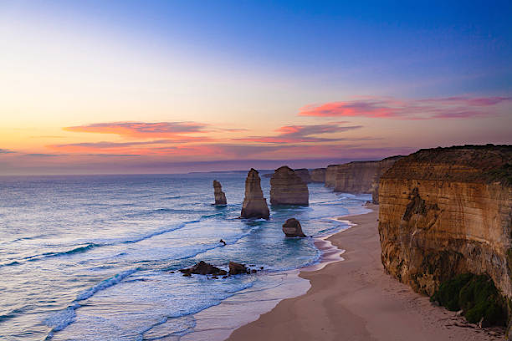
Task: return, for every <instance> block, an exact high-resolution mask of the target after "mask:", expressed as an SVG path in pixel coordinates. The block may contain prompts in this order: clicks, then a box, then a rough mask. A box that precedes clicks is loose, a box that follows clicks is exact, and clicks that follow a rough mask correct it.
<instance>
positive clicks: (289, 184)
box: [270, 166, 309, 205]
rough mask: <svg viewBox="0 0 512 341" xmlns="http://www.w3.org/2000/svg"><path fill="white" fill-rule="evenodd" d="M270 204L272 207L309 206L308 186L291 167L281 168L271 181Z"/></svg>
mask: <svg viewBox="0 0 512 341" xmlns="http://www.w3.org/2000/svg"><path fill="white" fill-rule="evenodd" d="M308 174H309V173H308ZM270 203H271V204H272V205H308V204H309V190H308V185H307V184H306V183H305V182H304V181H303V180H302V178H301V177H300V176H299V175H298V174H297V172H296V171H294V170H292V169H291V168H290V167H288V166H283V167H279V168H278V169H276V171H275V172H274V174H273V175H272V178H271V179H270Z"/></svg>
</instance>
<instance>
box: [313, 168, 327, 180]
mask: <svg viewBox="0 0 512 341" xmlns="http://www.w3.org/2000/svg"><path fill="white" fill-rule="evenodd" d="M325 170H326V169H325V168H316V169H313V170H312V171H311V182H316V183H324V182H325Z"/></svg>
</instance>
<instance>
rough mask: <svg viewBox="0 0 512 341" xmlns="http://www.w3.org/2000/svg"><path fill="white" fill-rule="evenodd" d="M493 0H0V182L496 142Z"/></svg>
mask: <svg viewBox="0 0 512 341" xmlns="http://www.w3.org/2000/svg"><path fill="white" fill-rule="evenodd" d="M511 18H512V2H510V1H503V2H501V1H492V2H489V1H486V2H484V1H482V2H472V1H460V2H457V1H439V2H435V1H410V2H402V1H391V2H387V3H384V2H383V1H374V2H371V1H353V2H348V1H332V2H330V1H289V2H288V1H276V2H273V1H103V0H100V1H36V0H34V1H2V0H0V42H1V45H0V46H1V47H0V175H2V174H3V175H6V174H7V175H8V174H20V175H21V174H104V173H182V172H188V171H207V170H229V169H235V170H243V169H247V168H249V167H255V168H260V169H271V168H275V167H277V166H280V165H282V164H285V163H286V164H289V165H291V166H292V167H322V166H326V165H327V164H329V163H335V162H343V161H348V160H365V159H380V158H383V157H387V156H391V155H396V154H407V153H410V152H413V151H415V150H417V149H419V148H430V147H437V146H450V145H454V144H485V143H494V144H510V143H512V20H511Z"/></svg>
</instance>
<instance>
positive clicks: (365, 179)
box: [334, 161, 379, 193]
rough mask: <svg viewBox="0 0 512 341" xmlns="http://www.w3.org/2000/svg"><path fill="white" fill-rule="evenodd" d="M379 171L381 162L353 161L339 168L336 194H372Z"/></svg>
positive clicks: (335, 184) (335, 187) (335, 188)
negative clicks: (373, 184) (374, 180)
mask: <svg viewBox="0 0 512 341" xmlns="http://www.w3.org/2000/svg"><path fill="white" fill-rule="evenodd" d="M378 170H379V161H353V162H350V163H345V164H343V165H340V166H338V169H337V171H336V176H335V182H334V191H335V192H345V193H371V191H372V183H373V179H374V178H375V176H376V174H377V172H378Z"/></svg>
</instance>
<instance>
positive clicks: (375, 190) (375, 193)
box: [370, 155, 403, 205]
mask: <svg viewBox="0 0 512 341" xmlns="http://www.w3.org/2000/svg"><path fill="white" fill-rule="evenodd" d="M401 158H403V156H402V155H397V156H391V157H388V158H385V159H383V160H380V161H379V167H378V169H377V173H376V174H375V176H374V177H373V181H372V186H371V189H370V192H371V193H372V202H373V203H374V204H376V205H378V204H379V181H380V177H381V176H382V175H383V174H384V173H386V171H387V170H388V169H389V168H391V166H393V164H394V163H395V162H396V161H398V160H399V159H401Z"/></svg>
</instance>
